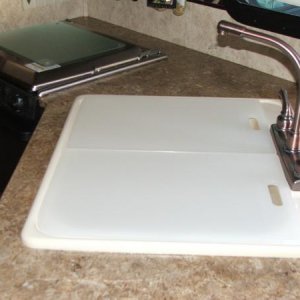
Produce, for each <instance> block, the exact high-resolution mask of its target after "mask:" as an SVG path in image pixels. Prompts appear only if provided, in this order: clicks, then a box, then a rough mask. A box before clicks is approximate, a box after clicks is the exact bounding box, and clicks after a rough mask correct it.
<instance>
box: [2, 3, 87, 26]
mask: <svg viewBox="0 0 300 300" xmlns="http://www.w3.org/2000/svg"><path fill="white" fill-rule="evenodd" d="M84 2H85V1H84V0H66V1H65V2H62V3H60V4H58V3H57V4H55V1H54V0H53V3H54V5H48V6H44V7H37V8H33V9H26V10H23V7H22V1H21V0H0V31H4V30H8V29H12V28H17V27H22V26H25V25H31V24H41V23H45V22H49V21H56V20H63V19H66V18H74V17H78V16H82V15H83V13H84Z"/></svg>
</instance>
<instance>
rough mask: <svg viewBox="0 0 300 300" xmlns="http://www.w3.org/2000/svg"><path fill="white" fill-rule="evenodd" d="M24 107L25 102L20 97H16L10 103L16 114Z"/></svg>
mask: <svg viewBox="0 0 300 300" xmlns="http://www.w3.org/2000/svg"><path fill="white" fill-rule="evenodd" d="M24 106H25V100H24V98H23V97H21V96H20V95H16V98H15V100H14V102H13V103H12V107H13V108H14V109H15V111H16V112H20V111H21V110H22V109H23V108H24Z"/></svg>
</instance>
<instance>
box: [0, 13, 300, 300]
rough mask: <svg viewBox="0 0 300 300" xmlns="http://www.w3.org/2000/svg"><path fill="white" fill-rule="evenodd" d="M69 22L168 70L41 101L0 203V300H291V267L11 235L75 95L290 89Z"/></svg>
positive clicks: (298, 269)
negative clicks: (147, 52)
mask: <svg viewBox="0 0 300 300" xmlns="http://www.w3.org/2000/svg"><path fill="white" fill-rule="evenodd" d="M76 22H80V23H82V24H86V25H88V26H90V27H91V28H93V29H96V30H100V31H103V32H107V33H109V34H111V35H112V36H115V37H118V38H122V39H125V40H127V41H131V42H134V43H138V44H140V45H143V46H146V47H147V46H148V47H158V48H161V49H163V50H164V51H165V52H166V53H168V55H169V59H168V60H167V61H163V62H160V63H157V64H155V65H154V64H153V65H150V66H147V67H145V68H142V69H137V70H134V71H130V72H127V73H123V74H119V75H117V76H114V77H111V78H107V79H105V80H99V81H95V82H93V83H90V84H86V85H82V86H80V87H76V88H73V89H71V90H67V91H64V92H60V93H56V94H54V95H51V96H48V97H47V98H45V99H43V101H44V102H45V105H46V109H45V113H44V115H43V117H42V119H41V121H40V123H39V125H38V127H37V129H36V131H35V133H34V135H33V137H32V139H31V141H30V143H29V145H28V147H27V149H26V151H25V153H24V155H23V157H22V159H21V161H20V163H19V165H18V167H17V169H16V171H15V173H14V175H13V177H12V179H11V181H10V183H9V185H8V187H7V189H6V191H5V193H4V194H3V196H2V199H1V201H0V298H1V299H239V300H241V299H300V260H298V259H273V258H272V259H270V258H234V257H208V256H205V257H204V256H156V255H134V254H132V255H124V254H99V253H82V252H77V253H74V252H62V251H41V250H33V249H29V248H26V247H24V246H23V245H22V242H21V238H20V233H21V230H22V227H23V225H24V222H25V220H26V217H27V214H28V211H29V209H30V207H31V204H32V201H33V199H34V197H35V194H36V192H37V189H38V187H39V184H40V182H41V179H42V177H43V174H44V172H45V170H46V168H47V164H48V162H49V159H50V156H51V154H52V151H53V149H54V147H55V143H56V141H57V139H58V137H59V134H60V132H61V129H62V126H63V124H64V121H65V119H66V116H67V114H68V111H69V109H70V106H71V104H72V102H73V100H74V98H75V97H76V96H78V95H81V94H95V93H97V94H135V95H177V96H178V95H183V96H222V97H266V98H277V92H278V90H279V88H280V87H281V86H284V87H287V88H288V89H289V90H290V91H291V95H292V96H293V95H295V91H294V85H293V84H292V83H290V82H286V81H283V80H280V79H277V78H274V77H271V76H269V75H265V74H262V73H259V72H256V71H253V70H249V69H247V68H244V67H241V66H238V65H235V64H232V63H228V62H225V61H222V60H219V59H216V58H213V57H210V56H207V55H204V54H201V53H197V52H195V51H192V50H188V49H185V48H182V47H179V46H176V45H173V44H170V43H166V42H164V41H160V40H157V39H153V38H150V37H146V36H143V35H140V34H137V33H135V32H132V31H128V30H125V29H122V28H119V27H116V26H112V25H110V24H106V23H103V22H100V21H96V20H93V19H90V18H79V19H77V20H76Z"/></svg>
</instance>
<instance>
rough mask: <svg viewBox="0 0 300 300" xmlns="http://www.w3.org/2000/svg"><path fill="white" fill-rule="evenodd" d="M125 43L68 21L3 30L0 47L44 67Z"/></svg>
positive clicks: (101, 52)
mask: <svg viewBox="0 0 300 300" xmlns="http://www.w3.org/2000/svg"><path fill="white" fill-rule="evenodd" d="M125 47H126V44H125V43H123V42H120V41H118V40H114V39H112V38H109V37H106V36H103V35H101V34H98V33H94V32H91V31H88V30H85V29H82V28H78V27H76V26H73V25H72V24H67V23H65V22H57V23H50V24H44V25H35V26H30V27H25V28H21V29H17V30H11V31H7V32H3V33H0V49H3V50H6V51H8V52H10V53H14V54H17V55H18V56H21V57H24V58H27V59H29V60H31V61H32V62H34V63H38V64H39V65H42V66H53V65H56V66H58V65H59V66H61V65H66V64H69V63H72V62H75V61H79V60H82V59H86V58H88V57H93V56H101V55H104V54H107V53H108V52H111V51H115V50H120V49H123V48H125Z"/></svg>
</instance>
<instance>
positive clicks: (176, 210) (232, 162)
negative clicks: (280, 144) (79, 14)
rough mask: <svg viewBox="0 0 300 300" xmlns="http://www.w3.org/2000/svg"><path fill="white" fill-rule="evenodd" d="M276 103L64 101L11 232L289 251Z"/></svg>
mask: <svg viewBox="0 0 300 300" xmlns="http://www.w3.org/2000/svg"><path fill="white" fill-rule="evenodd" d="M280 109H281V106H280V103H279V101H277V100H268V99H236V98H205V97H157V96H156V97H154V96H112V95H88V96H87V95H85V96H81V97H79V98H77V99H76V101H75V103H74V105H73V108H72V110H71V112H70V115H69V117H68V120H67V122H66V124H65V127H64V129H63V132H62V134H61V137H60V139H59V142H58V144H57V146H56V149H55V152H54V154H53V157H52V159H51V162H50V164H49V167H48V169H47V172H46V174H45V177H44V180H43V182H42V184H41V187H40V189H39V192H38V194H37V196H36V199H35V201H34V204H33V206H32V208H31V211H30V214H29V216H28V219H27V221H26V224H25V227H24V229H23V232H22V238H23V241H24V243H25V244H26V245H27V246H29V247H33V248H39V249H57V250H78V251H97V252H126V253H149V254H196V255H233V256H273V257H300V215H299V204H300V202H299V199H300V198H299V192H293V191H291V190H290V188H289V185H288V183H287V182H286V179H285V176H284V174H283V171H282V168H281V166H280V161H279V158H278V157H277V155H276V152H275V147H274V146H273V143H272V138H271V135H270V132H269V130H270V129H269V128H270V125H271V124H272V123H274V122H275V120H276V117H277V115H278V114H279V112H280Z"/></svg>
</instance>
